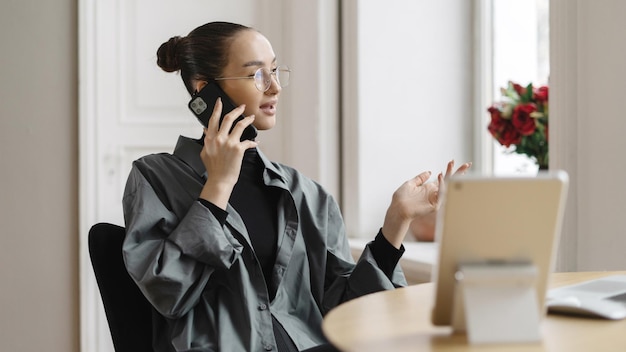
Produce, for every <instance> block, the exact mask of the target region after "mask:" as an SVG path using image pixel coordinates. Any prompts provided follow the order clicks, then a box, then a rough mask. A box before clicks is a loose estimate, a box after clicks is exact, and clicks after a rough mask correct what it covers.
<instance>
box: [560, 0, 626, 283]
mask: <svg viewBox="0 0 626 352" xmlns="http://www.w3.org/2000/svg"><path fill="white" fill-rule="evenodd" d="M625 13H626V2H624V1H621V0H595V1H586V0H552V1H551V6H550V25H551V28H550V36H551V37H550V42H551V52H550V56H551V63H550V66H551V74H550V85H551V90H550V95H551V96H550V120H551V122H550V124H551V126H550V141H551V148H552V149H551V150H550V153H551V154H550V158H551V159H550V168H563V169H565V170H566V171H568V172H569V174H570V179H571V185H570V193H569V200H568V205H567V209H566V215H565V224H564V231H563V238H562V241H561V246H560V248H561V249H560V251H561V253H560V257H559V263H558V264H559V269H561V270H568V271H583V270H616V269H619V270H624V269H625V268H626V255H624V253H625V251H626V236H625V234H624V232H625V231H626V216H624V212H625V211H626V185H625V183H624V175H625V174H626V164H624V161H623V157H622V153H623V152H624V150H626V139H625V138H624V131H626V119H625V118H624V115H625V113H624V107H623V101H624V92H625V91H626V70H625V69H624V63H626V41H624V31H625V30H626V29H625V26H626V25H625V23H624V20H623V15H624V14H625Z"/></svg>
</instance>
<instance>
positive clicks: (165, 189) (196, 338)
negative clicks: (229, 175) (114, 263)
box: [123, 136, 406, 351]
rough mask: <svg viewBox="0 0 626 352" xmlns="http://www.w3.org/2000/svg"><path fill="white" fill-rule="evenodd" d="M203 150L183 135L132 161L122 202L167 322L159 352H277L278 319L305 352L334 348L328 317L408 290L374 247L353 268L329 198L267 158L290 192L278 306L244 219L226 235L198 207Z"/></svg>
mask: <svg viewBox="0 0 626 352" xmlns="http://www.w3.org/2000/svg"><path fill="white" fill-rule="evenodd" d="M200 149H201V146H200V145H199V144H198V143H196V142H195V141H194V140H192V139H189V138H186V137H182V136H181V137H180V138H179V141H178V144H177V146H176V149H175V151H174V153H173V154H166V153H163V154H153V155H148V156H145V157H143V158H140V159H138V160H136V161H135V162H134V163H133V167H132V170H131V172H130V175H129V177H128V181H127V184H126V189H125V191H124V198H123V206H124V217H125V223H126V231H127V235H126V239H125V241H124V246H123V254H124V260H125V262H126V267H127V269H128V272H129V273H130V275H131V277H132V278H133V280H135V282H136V283H137V285H138V286H139V288H140V289H141V291H142V292H143V293H144V295H145V296H146V298H147V299H148V300H149V301H150V302H151V303H152V305H153V306H154V307H155V309H156V310H157V311H158V312H159V313H160V314H161V315H162V317H161V318H159V319H161V321H160V322H155V324H156V331H155V333H156V336H155V339H156V340H155V344H156V346H155V350H156V351H219V350H223V351H271V350H274V351H275V350H276V342H275V339H274V335H273V329H272V318H271V315H273V316H274V317H275V318H276V319H277V320H278V321H279V322H280V323H281V325H282V326H283V327H284V329H285V330H286V331H287V332H288V333H289V335H290V336H291V338H292V339H293V341H294V342H295V344H296V345H297V346H298V348H299V349H305V348H309V347H312V346H316V345H319V344H321V343H324V342H325V341H326V340H325V338H324V336H323V334H322V331H321V323H322V318H323V315H324V314H326V313H327V312H328V311H329V310H330V309H332V308H334V307H335V306H337V305H338V304H340V303H342V302H345V301H347V300H349V299H352V298H355V297H358V296H362V295H365V294H368V293H372V292H376V291H380V290H387V289H393V288H395V287H399V286H405V285H406V280H405V278H404V274H403V273H402V270H401V268H400V266H399V265H397V266H396V268H395V270H394V272H393V274H392V275H391V280H390V279H389V278H388V277H387V275H385V273H384V272H383V271H382V270H381V269H380V268H379V267H378V265H377V263H376V261H375V260H374V258H373V256H372V253H371V251H370V248H369V245H368V246H367V247H366V248H365V250H364V251H363V254H362V255H361V258H360V259H359V260H358V262H357V263H356V264H355V263H354V261H353V259H352V256H351V254H350V248H349V245H348V240H347V237H346V234H345V229H344V223H343V219H342V217H341V213H340V211H339V207H338V205H337V203H336V202H335V200H334V199H333V197H332V196H331V195H330V194H328V193H327V192H326V191H325V190H324V189H323V188H322V187H321V186H320V185H318V184H317V183H315V182H314V181H312V180H311V179H309V178H307V177H305V176H304V175H302V174H301V173H299V172H298V171H296V170H294V169H293V168H290V167H287V166H284V165H281V164H278V163H272V162H270V161H269V160H268V159H267V157H265V156H264V155H263V154H262V153H261V152H260V151H259V155H260V157H261V159H262V161H263V163H264V164H265V172H264V175H263V176H264V182H265V184H266V185H271V186H276V187H280V188H281V189H284V190H285V191H286V192H283V196H282V197H281V199H280V200H279V204H278V218H279V220H278V229H279V234H278V247H277V254H276V263H275V265H274V269H273V271H272V273H273V277H272V280H271V282H273V283H274V285H276V287H275V289H276V296H275V298H274V299H273V300H272V301H271V302H270V301H269V295H268V289H267V287H266V283H265V280H264V279H263V274H262V270H261V266H260V264H259V262H258V261H257V260H256V256H255V253H254V250H253V248H252V246H251V244H250V239H249V237H248V232H247V231H246V227H245V226H244V224H243V221H242V219H241V217H240V216H239V215H238V214H237V212H236V211H235V210H234V209H233V208H232V207H231V206H230V205H229V206H228V208H227V209H226V211H227V213H228V216H227V218H226V222H225V223H224V224H222V223H221V222H220V221H218V219H216V217H215V216H214V215H213V213H212V212H211V211H210V210H209V209H208V208H207V207H205V206H204V205H202V204H201V203H200V202H198V200H197V198H198V195H199V194H200V190H201V189H202V186H203V184H204V182H205V179H206V178H205V176H206V172H205V169H204V165H203V164H202V161H201V160H200V157H199V155H200ZM170 344H171V346H169V345H170Z"/></svg>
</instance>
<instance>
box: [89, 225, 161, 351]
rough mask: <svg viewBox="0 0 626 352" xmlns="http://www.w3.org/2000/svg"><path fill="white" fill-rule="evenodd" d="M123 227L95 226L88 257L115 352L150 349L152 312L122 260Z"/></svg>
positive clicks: (90, 231)
mask: <svg viewBox="0 0 626 352" xmlns="http://www.w3.org/2000/svg"><path fill="white" fill-rule="evenodd" d="M125 234H126V231H125V229H124V228H123V227H121V226H117V225H113V224H108V223H98V224H95V225H93V226H92V227H91V229H90V230H89V238H88V243H89V256H90V257H91V265H92V267H93V271H94V274H95V276H96V281H97V282H98V288H99V289H100V296H101V297H102V303H103V304H104V311H105V313H106V317H107V321H108V323H109V330H110V331H111V337H112V339H113V346H114V347H115V351H116V352H143V351H153V349H152V314H153V308H152V306H151V305H150V303H149V302H148V301H147V300H146V298H145V297H144V296H143V294H142V293H141V291H140V290H139V288H138V287H137V285H136V284H135V282H134V281H133V280H132V279H131V277H130V276H129V275H128V272H127V271H126V267H125V266H124V260H123V258H122V242H123V241H124V236H125Z"/></svg>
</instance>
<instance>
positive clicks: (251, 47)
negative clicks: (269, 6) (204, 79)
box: [218, 30, 281, 130]
mask: <svg viewBox="0 0 626 352" xmlns="http://www.w3.org/2000/svg"><path fill="white" fill-rule="evenodd" d="M277 65H278V64H277V63H276V55H275V54H274V50H273V49H272V45H271V44H270V42H269V41H268V40H267V38H265V37H264V36H263V35H262V34H260V33H258V32H257V31H254V30H245V31H242V32H240V33H239V34H237V35H236V36H235V38H234V39H233V42H232V44H231V46H230V51H229V53H228V65H226V67H225V68H224V71H223V72H222V77H246V76H252V75H254V72H255V71H256V70H257V69H259V68H266V69H268V70H270V71H271V70H272V69H274V68H276V66H277ZM218 82H219V84H220V86H221V87H222V89H223V90H224V92H226V94H227V95H228V96H229V97H230V98H231V99H232V100H233V102H234V103H235V105H237V106H238V105H241V104H245V105H246V110H245V112H244V114H245V115H246V116H248V115H254V116H255V119H254V127H256V128H257V129H258V130H268V129H270V128H272V127H274V125H275V124H276V107H277V106H278V97H279V95H280V91H281V87H280V86H279V85H278V84H277V83H276V79H275V77H274V76H273V75H272V83H271V85H270V87H269V89H268V90H267V91H265V92H261V91H259V90H258V89H257V88H256V87H255V85H254V80H253V79H233V80H221V81H218Z"/></svg>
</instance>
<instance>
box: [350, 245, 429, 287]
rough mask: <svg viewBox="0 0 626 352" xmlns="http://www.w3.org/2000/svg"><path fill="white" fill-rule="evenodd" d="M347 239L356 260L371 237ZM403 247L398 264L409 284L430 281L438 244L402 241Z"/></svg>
mask: <svg viewBox="0 0 626 352" xmlns="http://www.w3.org/2000/svg"><path fill="white" fill-rule="evenodd" d="M349 241H350V250H351V251H352V256H353V257H354V258H355V260H357V259H358V258H359V256H361V252H363V248H365V245H366V244H367V243H368V242H370V241H371V239H365V238H350V239H349ZM404 248H405V252H404V255H403V256H402V258H401V259H400V266H402V270H403V271H404V275H405V276H406V280H407V282H408V283H409V285H415V284H419V283H424V282H430V281H431V272H432V268H433V266H434V265H435V264H436V262H437V257H438V255H439V246H438V245H437V244H436V243H434V242H404Z"/></svg>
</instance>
